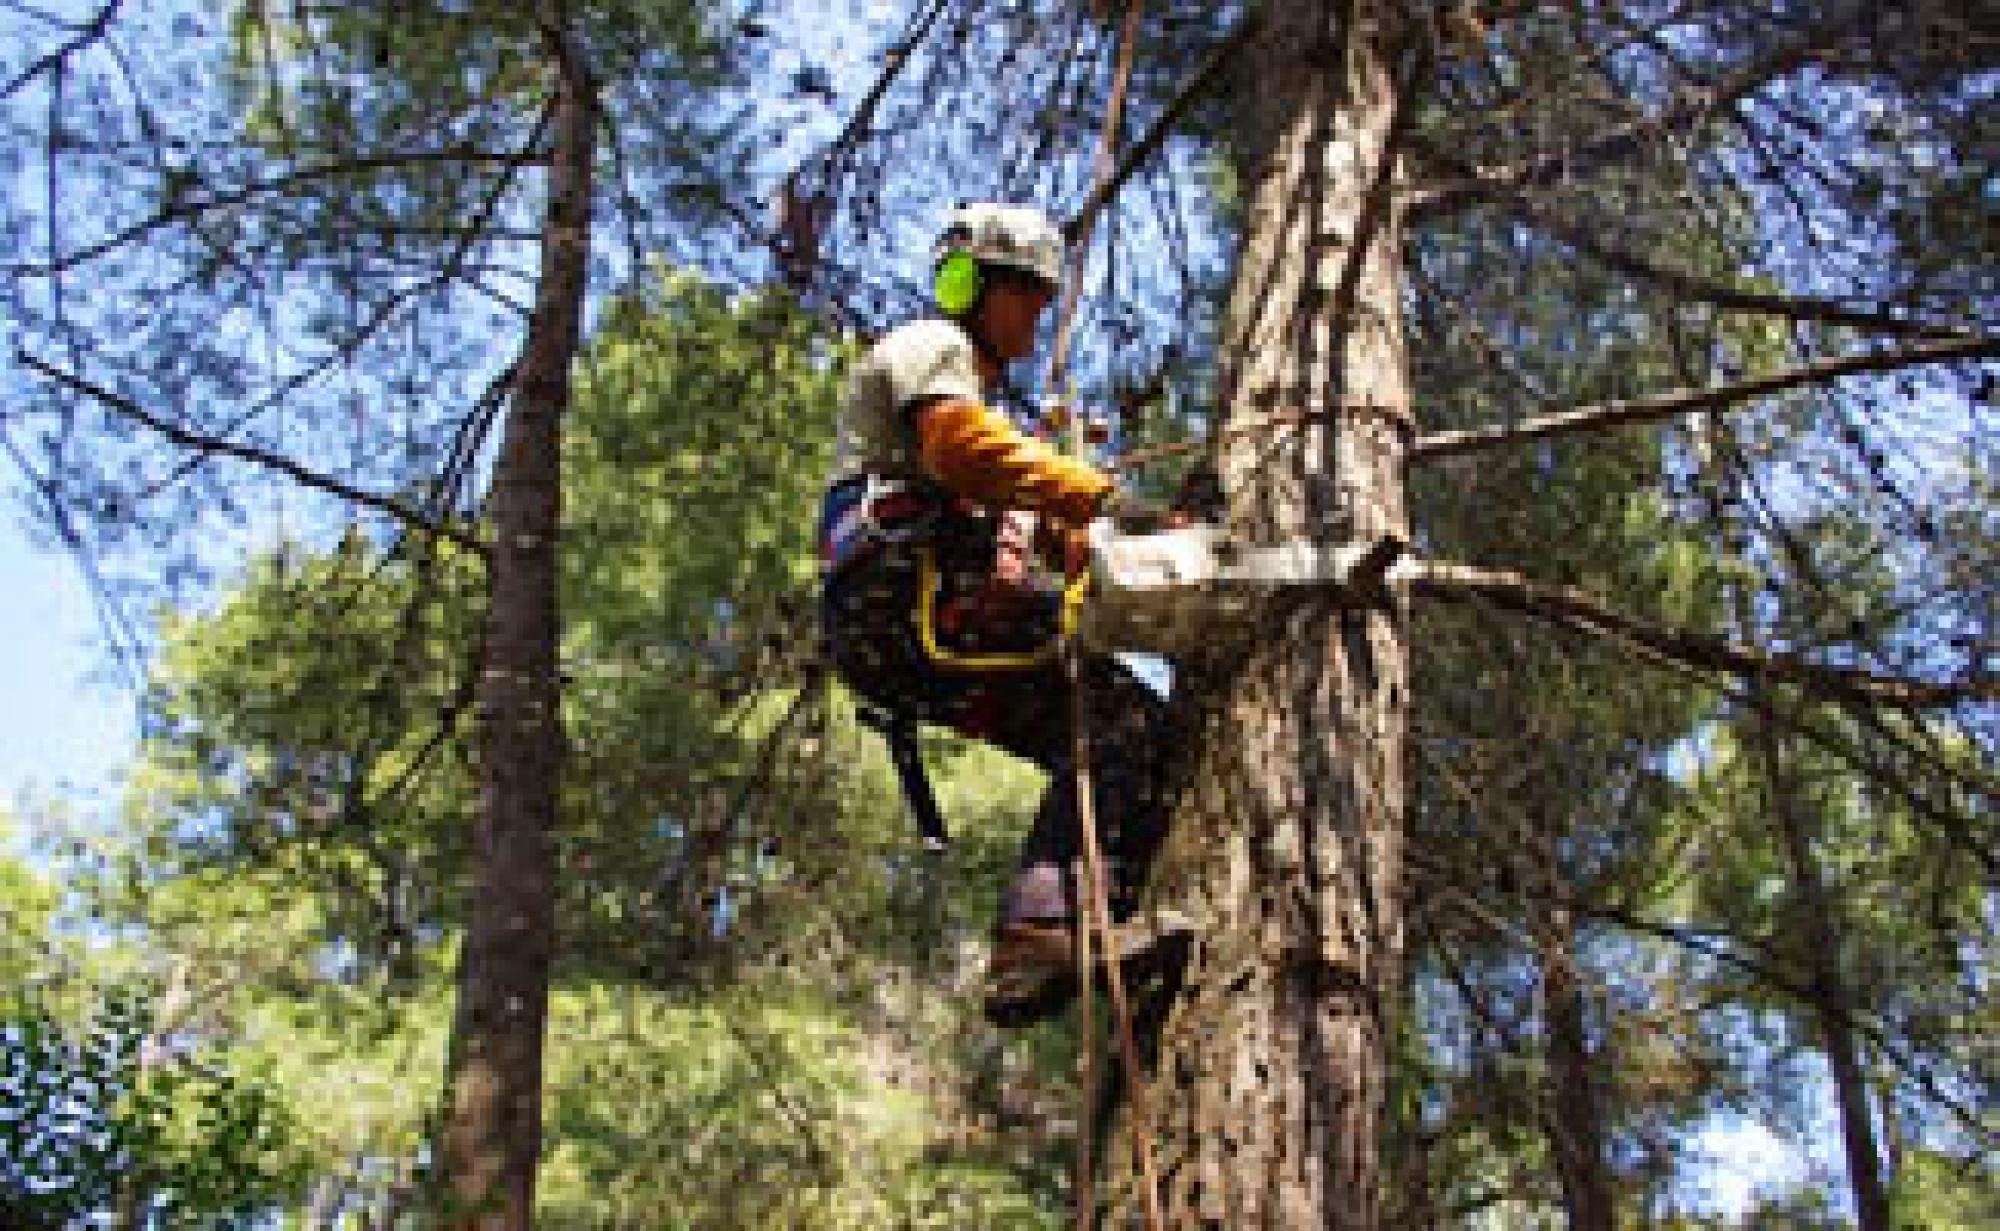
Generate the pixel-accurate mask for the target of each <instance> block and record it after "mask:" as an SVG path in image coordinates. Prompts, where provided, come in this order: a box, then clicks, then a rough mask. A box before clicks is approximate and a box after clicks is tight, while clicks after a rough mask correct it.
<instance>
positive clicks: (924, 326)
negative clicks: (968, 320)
mask: <svg viewBox="0 0 2000 1231" xmlns="http://www.w3.org/2000/svg"><path fill="white" fill-rule="evenodd" d="M953 351H963V352H965V354H966V355H968V356H970V355H971V354H972V339H971V338H969V337H967V336H966V333H965V330H964V329H963V328H961V327H960V326H959V325H958V324H957V323H955V322H953V321H948V320H946V319H944V318H943V317H940V316H926V317H922V318H920V319H918V320H914V321H906V322H904V323H903V324H901V325H898V326H896V327H895V328H894V329H891V330H890V331H889V332H888V333H885V334H883V335H882V336H881V338H879V339H877V341H876V343H875V346H874V348H873V353H874V354H875V355H878V356H880V357H882V358H884V359H890V360H903V361H908V360H910V359H916V358H921V357H926V356H931V355H937V354H943V353H949V352H953Z"/></svg>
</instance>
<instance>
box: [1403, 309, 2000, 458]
mask: <svg viewBox="0 0 2000 1231" xmlns="http://www.w3.org/2000/svg"><path fill="white" fill-rule="evenodd" d="M1994 355H2000V337H1993V336H1980V337H1970V338H1958V339H1954V340H1952V341H1949V342H1939V343H1935V344H1933V345H1929V346H1921V347H1916V348H1914V349H1911V350H1901V351H1882V352H1876V353H1872V354H1866V355H1847V356H1843V357H1841V358H1838V359H1822V360H1818V361H1816V362H1813V363H1808V364H1805V365H1803V366H1800V367H1796V368H1787V369H1785V370H1784V371H1781V372H1774V373H1772V374H1770V375H1768V376H1760V377H1757V378H1755V379H1753V380H1746V381H1740V382H1738V383H1736V384H1733V385H1718V386H1715V387H1713V388H1709V389H1677V390H1675V391H1673V392H1671V393H1659V394H1654V395H1652V396H1651V397H1643V398H1633V399H1631V400H1629V401H1619V402H1605V403H1602V404H1600V405H1596V406H1584V407H1581V408H1578V409H1575V410H1559V411H1552V412H1550V413H1548V414H1544V415H1537V416H1536V417H1534V418H1532V419H1526V420H1523V421H1522V422H1520V423H1516V424H1513V425H1512V426H1508V425H1506V424H1500V425H1496V426H1493V427H1478V428H1468V429H1466V430H1464V431H1455V432H1433V433H1431V434H1430V435H1427V436H1423V437H1421V438H1419V439H1418V440H1417V442H1416V443H1415V444H1414V445H1413V446H1412V447H1411V450H1410V454H1411V459H1412V460H1414V461H1429V460H1431V459H1434V458H1439V457H1449V456H1452V455H1454V454H1459V453H1472V452H1475V451H1478V450H1480V449H1487V448H1491V447H1493V446H1496V445H1508V444H1520V443H1523V442H1525V441H1531V440H1546V439H1549V438H1551V437H1556V436H1570V435H1575V434H1577V433H1581V432H1595V431H1602V430H1604V429H1606V428H1615V427H1627V426H1630V425H1632V424H1635V423H1651V422H1655V421H1657V420H1660V419H1670V418H1672V417H1674V416H1675V415H1682V414H1688V413H1690V412H1693V411H1710V412H1713V411H1720V410H1727V409H1729V408H1730V407H1732V406H1735V405H1737V404H1738V403H1741V402H1747V401H1750V400H1752V399H1755V398H1760V397H1767V396H1769V395H1771V394H1774V393H1782V392H1784V391H1785V390H1787V389H1796V388H1800V387H1803V386H1809V385H1821V384H1826V383H1828V382H1830V381H1834V380H1838V379H1839V378H1840V377H1843V376H1852V375H1856V374H1859V373H1863V372H1888V371H1894V370H1896V369H1899V368H1909V367H1919V366H1922V365H1924V364H1930V363H1952V362H1956V361H1959V360H1964V359H1983V358H1989V357H1991V356H1994Z"/></svg>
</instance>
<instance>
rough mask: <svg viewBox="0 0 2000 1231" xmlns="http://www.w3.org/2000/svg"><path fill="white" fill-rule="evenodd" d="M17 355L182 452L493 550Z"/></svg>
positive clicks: (385, 499) (396, 503)
mask: <svg viewBox="0 0 2000 1231" xmlns="http://www.w3.org/2000/svg"><path fill="white" fill-rule="evenodd" d="M14 354H15V358H16V359H18V360H19V361H20V362H21V363H23V364H25V365H26V366H28V367H30V368H33V369H34V370H35V371H37V372H40V373H41V374H42V375H44V376H46V377H48V378H49V379H50V380H52V381H55V382H56V383H57V384H59V385H62V386H63V387H65V388H67V389H72V390H75V391H76V392H78V393H81V394H83V395H85V396H86V397H89V398H91V399H92V400H93V401H96V402H99V403H101V404H102V405H104V406H106V407H108V408H110V409H111V410H113V411H116V412H117V413H119V414H121V415H123V416H125V417H126V418H128V419H131V420H133V421H134V422H137V423H140V424H143V425H144V426H146V427H148V428H151V429H152V430H153V431H155V432H158V433H159V434H160V435H162V436H164V437H166V438H167V439H168V440H170V441H172V442H173V443H174V444H177V445H179V446H181V447H182V448H187V449H198V450H201V451H202V452H204V453H219V454H221V455H223V456H225V457H233V458H236V459H237V460H239V461H245V462H249V463H250V464H252V465H254V466H258V467H261V468H263V469H265V470H274V471H276V472H278V473H279V474H282V475H284V476H285V477H286V478H289V479H291V480H293V481H294V482H296V483H299V484H301V485H302V486H305V487H310V488H314V489H317V490H319V491H323V492H327V493H329V494H331V495H335V496H338V497H340V498H341V499H342V500H345V501H348V502H349V503H351V504H358V505H360V506H362V507H364V508H369V509H374V510H375V511H376V512H378V513H386V514H388V515H389V516H390V517H393V518H395V519H396V520H397V521H400V522H402V523H404V524H405V525H408V526H411V527H414V528H415V529H418V530H421V531H423V532H425V533H427V534H432V535H436V536H438V537H440V538H447V539H450V540H451V541H453V542H455V543H457V544H459V545H460V546H463V547H466V548H468V549H470V550H471V551H473V552H474V553H476V554H477V555H478V556H479V557H480V558H481V559H485V558H486V556H487V551H488V549H487V546H486V544H485V543H483V542H481V541H480V540H479V539H478V538H476V537H475V536H473V535H471V534H469V533H467V532H466V531H464V530H459V529H456V528H454V527H452V526H449V525H445V524H443V523H441V522H438V521H435V520H433V519H431V518H429V517H426V516H424V514H423V513H421V512H419V511H418V510H417V509H414V508H412V507H410V506H409V505H407V504H404V503H403V502H402V501H400V500H397V499H396V498H395V497H393V496H384V495H380V494H378V493H375V492H367V491H363V490H361V489H360V488H358V487H354V486H353V485H351V484H348V483H344V482H342V481H341V480H339V479H336V478H334V477H332V476H331V475H323V474H319V473H317V472H315V471H312V470H308V469H306V468H305V467H304V466H301V465H300V464H299V463H298V462H296V461H293V460H292V459H291V458H288V457H285V456H283V455H281V454H277V453H272V452H270V451H269V450H266V449H260V448H257V447H256V446H255V445H246V444H241V443H239V442H236V441H229V440H215V439H211V438H209V437H207V436H203V435H201V434H200V433H198V432H193V431H190V430H188V429H187V428H185V427H182V426H180V425H178V424H174V423H169V422H168V421H167V420H165V419H162V418H160V417H159V416H158V415H155V414H153V413H152V412H150V411H148V410H147V409H146V408H145V407H143V406H140V405H139V404H138V403H137V402H135V401H133V400H132V399H131V398H128V397H125V396H124V395H123V394H120V393H116V392H113V391H112V390H110V389H106V388H104V387H103V386H102V385H99V384H96V383H95V382H93V381H91V380H88V379H87V378H85V377H83V376H80V375H78V374H76V373H75V372H69V371H65V370H64V369H62V368H58V367H56V366H55V365H53V364H50V363H48V362H45V361H44V360H42V359H41V358H40V357H39V356H36V355H33V354H30V353H28V352H27V351H25V350H17V351H15V353H14Z"/></svg>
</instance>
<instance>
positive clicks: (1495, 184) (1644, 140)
mask: <svg viewBox="0 0 2000 1231" xmlns="http://www.w3.org/2000/svg"><path fill="white" fill-rule="evenodd" d="M1818 54H1819V52H1818V49H1817V48H1813V47H1809V46H1805V45H1803V44H1801V45H1797V46H1792V47H1787V48H1784V49H1782V50H1779V51H1775V52H1773V53H1771V54H1770V55H1768V56H1766V57H1764V58H1763V59H1760V60H1758V61H1756V62H1755V63H1752V64H1750V65H1748V66H1746V67H1744V68H1742V69H1739V70H1738V71H1737V72H1736V73H1735V74H1734V75H1732V76H1730V77H1728V78H1727V79H1725V80H1723V81H1721V82H1719V83H1717V84H1715V85H1713V86H1707V87H1700V86H1697V87H1694V88H1691V89H1688V90H1685V91H1683V92H1682V93H1681V96H1680V97H1679V98H1678V99H1676V100H1675V101H1674V102H1673V103H1672V104H1670V105H1669V106H1667V107H1666V108H1665V109H1664V110H1662V111H1661V112H1660V113H1659V114H1657V115H1651V116H1647V117H1645V118H1643V119H1639V120H1634V121H1633V122H1632V123H1630V124H1625V125H1621V126H1620V127H1618V128H1614V129H1612V130H1611V131H1609V132H1606V133H1601V134H1599V135H1598V136H1597V137H1596V138H1595V139H1594V140H1591V141H1588V142H1585V143H1584V144H1582V145H1581V146H1579V147H1577V148H1575V149H1572V150H1566V151H1563V152H1560V153H1556V154H1550V155H1548V156H1546V157H1542V158H1536V159H1531V160H1529V161H1527V162H1523V163H1516V164H1514V165H1512V166H1506V167H1492V168H1476V169H1467V170H1465V171H1464V172H1463V174H1462V175H1461V176H1459V177H1458V178H1455V179H1452V180H1449V181H1446V182H1443V183H1435V184H1429V185H1422V186H1417V187H1413V188H1412V189H1411V190H1410V191H1409V192H1408V194H1407V195H1405V197H1404V198H1403V207H1404V217H1405V219H1406V220H1407V221H1408V222H1410V223H1412V224H1421V223H1424V222H1431V221H1435V220H1436V219H1438V218H1441V217H1445V216H1448V215H1450V214H1454V213H1457V212H1458V211H1460V210H1462V209H1465V208H1468V207H1470V206H1473V205H1478V204H1482V203H1484V202H1487V201H1492V200H1495V199H1498V198H1501V197H1506V196H1511V195H1513V194H1516V193H1519V192H1521V191H1523V190H1525V189H1530V188H1544V187H1548V186H1550V185H1552V184H1556V183H1559V182H1561V181H1562V180H1565V179H1567V178H1569V177H1571V176H1574V175H1585V174H1589V173H1590V172H1593V171H1596V170H1598V169H1600V168H1602V167H1605V166H1608V165H1611V164H1613V163H1616V162H1618V161H1620V160H1621V159H1624V158H1627V157H1630V156H1631V155H1633V154H1635V153H1638V152H1640V151H1642V150H1644V149H1645V148H1646V147H1647V146H1648V145H1650V144H1652V143H1653V142H1656V141H1658V140H1659V139H1660V138H1661V137H1663V136H1666V135H1667V134H1670V133H1674V132H1678V131H1681V130H1683V129H1687V128H1692V127H1693V126H1695V125H1696V124H1698V123H1700V122H1701V121H1702V120H1703V119H1705V118H1706V117H1708V116H1710V115H1713V114H1715V113H1717V112H1719V111H1724V110H1726V109H1728V108H1729V107H1732V106H1734V105H1735V104H1736V103H1737V102H1738V101H1739V100H1741V99H1743V98H1745V97H1748V96H1749V95H1751V94H1754V93H1756V92H1757V91H1758V90H1760V89H1762V88H1764V87H1765V86H1766V85H1769V84H1770V83H1771V82H1773V81H1776V80H1778V79H1779V78H1781V77H1784V76H1786V75H1788V74H1790V73H1792V72H1794V71H1795V70H1797V69H1799V68H1802V67H1804V66H1805V65H1807V64H1810V63H1812V62H1813V61H1814V58H1815V56H1816V55H1818ZM1428 153H1429V154H1430V156H1431V157H1433V158H1434V159H1437V160H1438V161H1440V162H1442V163H1444V164H1445V165H1451V162H1452V160H1451V159H1450V158H1449V156H1448V155H1446V154H1445V153H1444V152H1443V151H1439V150H1436V149H1433V150H1430V151H1428Z"/></svg>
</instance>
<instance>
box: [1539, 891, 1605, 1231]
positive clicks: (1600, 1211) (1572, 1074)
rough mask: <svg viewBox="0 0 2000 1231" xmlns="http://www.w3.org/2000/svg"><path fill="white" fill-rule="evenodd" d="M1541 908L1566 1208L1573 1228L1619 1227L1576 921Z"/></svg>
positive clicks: (1552, 1121)
mask: <svg viewBox="0 0 2000 1231" xmlns="http://www.w3.org/2000/svg"><path fill="white" fill-rule="evenodd" d="M1552 883H1561V882H1560V881H1554V882H1552ZM1536 914H1537V916H1538V918H1537V919H1536V938H1535V939H1536V946H1537V950H1536V961H1537V963H1538V965H1539V967H1540V971H1541V977H1542V1013H1543V1018H1544V1023H1545V1025H1546V1027H1547V1030H1548V1058H1549V1064H1548V1078H1547V1080H1548V1093H1547V1097H1548V1113H1547V1114H1548V1134H1549V1145H1550V1148H1551V1151H1552V1152H1553V1153H1554V1155H1555V1161H1556V1177H1557V1179H1559V1180H1560V1181H1561V1182H1562V1190H1563V1209H1564V1211H1565V1212H1566V1213H1567V1214H1568V1215H1569V1225H1570V1231H1612V1228H1614V1227H1616V1226H1617V1225H1618V1223H1617V1215H1616V1212H1615V1207H1614V1206H1613V1204H1612V1199H1611V1176H1610V1172H1609V1170H1608V1169H1607V1168H1606V1166H1605V1161H1604V1141H1605V1136H1606V1134H1605V1130H1604V1114H1603V1106H1602V1104H1601V1103H1600V1102H1599V1100H1598V1093H1597V1075H1596V1072H1595V1068H1594V1064H1595V1061H1594V1058H1593V1057H1592V1055H1591V1054H1590V1040H1589V1035H1588V1034H1587V1032H1586V1027H1585V1014H1584V999H1583V985H1582V981H1581V980H1580V979H1578V978H1577V969H1576V927H1575V923H1574V921H1573V920H1572V919H1571V918H1570V914H1569V912H1568V911H1567V910H1563V909H1561V908H1557V907H1541V908H1538V909H1537V911H1536Z"/></svg>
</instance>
